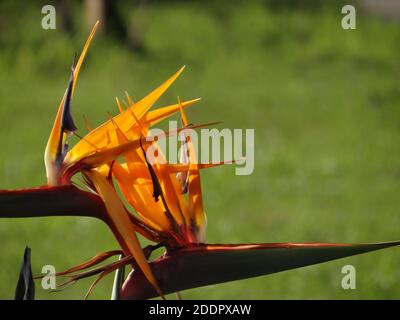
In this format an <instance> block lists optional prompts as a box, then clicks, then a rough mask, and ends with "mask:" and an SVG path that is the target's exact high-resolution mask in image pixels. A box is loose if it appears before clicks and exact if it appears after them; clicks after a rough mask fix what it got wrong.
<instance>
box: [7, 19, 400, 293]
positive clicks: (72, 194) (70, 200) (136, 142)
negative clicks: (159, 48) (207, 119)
mask: <svg viewBox="0 0 400 320" xmlns="http://www.w3.org/2000/svg"><path fill="white" fill-rule="evenodd" d="M97 26H98V22H97V23H96V25H95V26H94V27H93V29H92V31H91V33H90V35H89V38H88V40H87V42H86V44H85V46H84V48H83V50H82V53H81V55H80V57H79V59H78V60H77V61H74V63H73V65H72V70H71V76H70V79H69V82H68V86H67V89H66V91H65V93H64V96H63V98H62V100H61V103H60V106H59V109H58V112H57V115H56V119H55V122H54V125H53V128H52V130H51V133H50V137H49V140H48V143H47V147H46V150H45V155H44V160H45V166H46V175H47V185H46V186H43V187H38V188H30V189H21V190H2V191H0V208H1V209H0V217H2V218H11V217H13V218H16V217H19V218H21V217H35V216H36V217H37V216H66V215H71V216H89V217H95V218H98V219H101V220H102V221H104V222H105V223H106V224H107V225H108V226H109V228H110V229H111V231H112V232H113V234H114V236H115V238H116V240H117V241H118V243H119V245H120V249H118V250H113V251H109V252H104V253H101V254H98V255H96V256H95V257H93V258H92V259H91V260H90V261H87V262H85V263H82V264H80V265H78V266H76V267H73V268H70V269H68V270H66V271H63V272H59V273H57V275H58V276H68V277H69V278H68V280H67V281H65V282H63V283H61V284H60V285H59V287H64V286H66V285H68V284H71V283H73V282H75V281H77V280H79V279H82V278H86V277H90V276H94V275H97V276H98V277H97V279H96V280H95V281H94V282H93V284H92V285H91V287H90V288H89V290H88V292H87V294H86V296H87V295H88V294H89V293H90V292H91V290H92V289H93V288H94V286H95V285H96V284H97V283H98V282H99V281H100V280H101V279H102V278H103V277H104V276H106V275H108V274H110V273H112V272H113V271H115V270H117V272H120V270H122V269H123V268H124V267H125V266H131V268H132V271H131V273H130V274H129V276H128V277H127V278H126V279H124V276H123V274H122V273H121V272H120V273H117V275H119V281H116V282H115V284H116V288H115V295H116V296H117V297H118V298H120V299H147V298H152V297H157V296H161V297H163V296H164V294H168V293H172V292H178V291H180V290H185V289H189V288H195V287H199V286H204V285H209V284H215V283H222V282H226V281H232V280H238V279H245V278H249V277H255V276H260V275H266V274H271V273H276V272H280V271H284V270H289V269H294V268H298V267H303V266H307V265H312V264H317V263H322V262H325V261H329V260H334V259H339V258H342V257H346V256H351V255H356V254H360V253H364V252H368V251H374V250H379V249H383V248H387V247H391V246H396V245H399V244H400V241H393V242H385V243H373V244H332V243H269V244H268V243H264V244H206V243H205V229H206V215H205V212H204V208H203V201H202V191H201V182H200V171H201V170H202V169H206V168H210V167H213V166H216V165H220V164H224V163H218V164H201V163H197V161H196V157H195V150H194V146H193V143H192V141H191V139H190V133H189V131H188V129H195V128H197V127H201V126H202V125H198V126H195V125H192V124H190V122H189V121H188V119H187V116H186V114H185V110H184V109H185V108H187V107H190V106H191V105H193V104H195V103H196V102H198V101H199V99H194V100H189V101H182V102H181V101H180V100H179V99H178V102H177V103H175V104H172V105H169V106H165V107H161V108H158V109H155V110H152V111H150V108H151V107H152V106H153V104H154V103H155V102H156V101H157V100H158V99H159V98H160V97H161V95H162V94H163V93H164V92H165V91H166V90H167V89H168V88H169V87H170V86H171V84H172V83H173V82H174V81H175V80H176V79H177V78H178V77H179V75H180V74H181V73H182V71H183V69H184V68H181V69H180V70H179V71H178V72H176V73H175V74H173V75H172V76H171V77H170V78H169V79H168V80H167V81H165V82H164V83H163V84H161V85H160V86H159V87H158V88H156V89H155V90H153V91H152V92H150V93H149V94H148V95H147V96H145V97H144V98H142V99H141V100H139V101H137V102H133V100H132V99H131V98H130V96H129V95H128V94H127V100H128V102H127V103H126V105H125V106H123V105H122V104H121V103H120V102H119V100H118V99H117V100H116V102H117V106H118V109H119V114H118V115H116V116H114V117H111V118H110V119H109V120H108V121H106V122H105V123H103V124H102V125H100V126H99V127H97V128H95V129H92V128H91V126H90V125H87V126H88V131H89V133H88V134H87V135H86V136H84V137H80V140H79V141H78V142H77V143H76V144H75V146H74V147H73V148H71V149H70V148H69V145H68V138H69V136H70V135H71V134H74V133H75V131H76V129H77V128H76V126H75V124H74V121H73V119H72V116H71V103H72V99H73V96H74V92H75V87H76V83H77V79H78V76H79V72H80V69H81V66H82V63H83V60H84V58H85V55H86V53H87V50H88V48H89V45H90V43H91V41H92V39H93V36H94V34H95V32H96V28H97ZM175 113H180V116H181V119H182V127H181V128H179V129H177V130H176V131H175V132H167V133H166V134H164V135H158V136H151V134H150V132H149V129H150V128H151V127H152V126H154V125H155V124H157V123H158V122H160V121H162V120H164V119H166V118H168V117H169V116H171V115H172V114H175ZM174 134H182V135H184V137H185V139H184V142H183V148H181V150H182V151H183V152H182V154H181V159H182V161H181V162H180V163H178V164H171V163H168V162H166V159H165V156H164V155H162V153H161V150H159V148H158V147H157V140H158V139H163V138H167V137H168V136H170V135H174ZM149 147H153V148H155V150H157V152H158V157H161V158H162V159H163V160H164V161H160V162H156V163H150V162H149V160H148V158H147V155H146V151H147V150H148V148H149ZM232 162H233V161H232ZM232 162H229V163H232ZM76 174H81V175H82V177H83V179H84V182H85V188H86V190H82V188H78V187H77V186H75V185H74V184H73V182H72V180H71V179H72V177H74V176H75V175H76ZM131 208H133V209H134V211H135V212H136V214H135V213H133V212H132V210H131ZM137 234H140V235H142V236H143V237H145V238H146V239H148V240H150V241H151V242H153V243H154V245H149V246H147V247H144V248H142V247H141V244H140V242H139V240H138V237H137ZM160 247H164V248H165V253H164V254H163V255H162V256H160V257H158V258H157V259H156V260H155V261H153V262H150V263H149V258H150V255H151V254H152V252H153V251H154V250H155V249H157V248H160ZM113 256H119V257H120V259H119V260H116V261H114V262H111V263H104V262H105V261H106V260H107V259H109V258H111V257H113ZM122 282H123V283H122Z"/></svg>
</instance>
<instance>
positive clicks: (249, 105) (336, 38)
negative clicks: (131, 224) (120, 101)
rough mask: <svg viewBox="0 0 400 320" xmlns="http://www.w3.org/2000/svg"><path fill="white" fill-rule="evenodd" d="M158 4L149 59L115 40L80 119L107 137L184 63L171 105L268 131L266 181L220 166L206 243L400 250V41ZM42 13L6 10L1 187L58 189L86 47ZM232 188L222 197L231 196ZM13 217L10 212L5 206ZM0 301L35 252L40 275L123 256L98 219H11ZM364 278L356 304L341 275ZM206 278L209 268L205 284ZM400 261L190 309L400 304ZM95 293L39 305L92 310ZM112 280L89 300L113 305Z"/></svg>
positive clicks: (287, 15)
mask: <svg viewBox="0 0 400 320" xmlns="http://www.w3.org/2000/svg"><path fill="white" fill-rule="evenodd" d="M273 2H274V1H264V2H256V1H246V2H245V1H238V2H234V1H222V2H218V1H210V2H199V1H196V2H186V1H173V2H167V1H157V2H147V3H146V5H145V6H144V7H143V8H141V10H135V7H132V6H130V5H129V4H128V3H127V2H123V3H122V4H121V10H122V11H123V16H124V18H126V19H133V21H135V24H136V26H137V27H138V30H139V32H140V35H141V40H142V41H143V45H144V48H145V51H144V52H143V53H135V52H132V51H131V50H129V49H127V48H126V47H125V46H124V45H122V44H120V43H118V42H117V41H115V40H114V39H112V38H110V37H108V36H107V34H105V35H104V36H102V37H97V38H96V39H95V41H94V43H93V45H92V47H91V48H90V52H89V55H88V57H87V59H86V62H85V66H84V68H83V70H82V73H81V76H80V79H79V81H78V85H77V91H76V97H75V99H74V105H73V113H74V116H75V119H76V122H77V124H78V125H79V128H80V129H79V131H78V132H79V133H80V134H84V133H85V130H84V129H83V128H84V125H83V121H82V116H83V115H86V116H87V117H88V118H89V119H90V120H91V121H92V122H93V123H94V124H100V123H101V122H103V121H105V120H106V119H107V118H108V115H107V112H108V111H111V112H113V113H116V112H117V110H116V107H115V103H114V97H115V96H116V95H118V96H120V97H122V95H123V92H124V91H125V90H128V92H129V93H130V94H131V95H132V96H133V97H134V98H135V99H139V98H140V97H142V96H143V95H144V94H146V93H147V92H149V91H150V90H151V89H153V88H154V87H155V86H156V85H158V84H159V83H161V82H162V81H163V80H164V79H166V78H167V77H168V76H169V75H170V74H172V73H173V72H174V71H176V70H177V69H178V68H179V67H180V66H182V65H183V64H186V65H187V66H188V68H187V69H186V71H185V73H184V74H183V76H182V77H181V78H180V79H179V80H178V81H177V83H176V84H175V85H174V86H173V87H172V88H171V89H170V91H169V92H168V93H167V94H166V95H165V97H163V98H162V100H161V101H160V103H158V104H157V105H158V106H161V105H162V104H164V103H172V102H175V101H176V96H177V95H180V96H181V98H182V99H190V98H196V97H199V96H200V97H202V98H203V100H202V102H201V103H200V104H199V105H197V106H194V107H193V108H192V109H191V110H190V111H189V116H190V119H191V120H192V121H193V122H196V123H202V122H209V121H219V120H222V121H223V125H221V126H220V128H223V127H227V128H255V135H256V137H255V146H256V150H255V171H254V173H253V175H251V176H235V174H234V168H233V167H230V166H227V167H223V168H222V167H219V168H214V169H211V170H207V171H205V172H204V174H203V176H202V183H203V193H204V200H205V208H206V210H207V213H208V222H209V226H208V242H210V243H246V242H289V241H290V242H295V241H296V242H303V241H304V242H307V241H327V242H377V241H385V240H396V239H399V236H400V234H399V225H400V215H399V205H400V198H399V192H398V191H399V182H400V160H399V159H400V144H399V138H400V89H399V88H400V86H399V74H400V59H399V57H398V53H399V50H400V28H399V24H398V23H395V22H388V21H383V20H380V19H378V18H375V17H372V16H370V15H367V14H364V13H362V12H361V11H360V12H358V15H357V30H350V31H345V30H343V29H342V28H341V25H340V21H341V18H342V15H341V13H340V8H341V7H340V6H339V5H329V6H328V5H318V6H315V7H314V6H311V5H308V6H296V5H295V2H291V3H288V4H287V5H285V6H283V5H277V4H276V1H275V4H274V3H273ZM39 3H40V2H39V1H33V2H27V1H26V2H22V1H20V2H19V4H16V3H15V2H14V1H2V2H1V3H0V30H1V31H0V70H1V72H0V119H1V126H0V141H1V148H0V187H1V188H21V187H30V186H37V185H43V184H45V171H44V165H43V161H42V154H43V151H44V147H45V144H46V141H47V136H48V133H49V131H50V128H51V125H52V122H53V120H54V117H55V112H56V109H57V107H58V103H59V100H60V98H61V95H62V94H63V92H64V89H65V86H66V83H67V80H68V77H69V68H70V64H71V61H72V58H73V55H74V52H76V51H79V50H80V49H81V48H82V46H83V43H84V41H85V39H86V37H87V28H86V26H85V23H84V20H83V13H82V10H81V9H80V6H81V3H80V2H79V3H74V7H73V9H74V11H73V18H74V22H75V32H74V35H73V36H71V35H68V34H65V33H63V32H62V31H61V30H59V29H57V30H49V31H46V30H43V29H42V28H41V24H40V23H41V19H42V14H41V5H40V4H39ZM222 190H223V191H222ZM0 210H1V208H0ZM0 240H1V249H0V253H1V254H0V257H1V258H0V265H1V269H0V284H1V285H0V298H3V299H10V298H12V297H13V293H14V288H15V285H16V281H17V279H18V270H19V265H20V261H21V256H22V252H23V249H24V247H25V245H29V246H30V247H31V248H32V264H33V269H34V270H33V271H34V272H35V273H40V271H41V266H43V265H45V264H51V265H54V266H56V268H57V270H62V269H66V268H68V267H71V266H73V265H76V264H77V263H80V262H82V261H84V260H86V259H88V258H90V257H92V256H93V255H95V254H96V253H99V252H102V251H106V250H110V249H115V248H116V247H117V245H116V243H115V241H114V239H113V237H112V235H111V233H110V232H109V231H108V230H107V228H106V227H105V226H104V225H103V224H102V223H100V222H98V221H94V220H92V219H85V218H72V217H71V218H40V219H39V218H37V219H24V220H13V219H7V220H2V221H0ZM345 264H352V265H354V266H355V267H356V269H357V290H349V291H346V290H343V289H342V288H341V285H340V283H341V278H342V274H341V272H340V271H341V268H342V266H343V265H345ZM204 272H207V270H204ZM399 278H400V252H399V250H398V249H396V248H394V249H388V250H386V251H382V252H376V253H371V254H367V255H362V256H358V257H351V258H347V259H343V260H340V261H334V262H330V263H327V264H322V265H318V266H312V267H308V268H304V269H300V270H293V271H289V272H284V273H281V274H276V275H271V276H266V277H261V278H256V279H250V280H245V281H238V282H232V283H227V284H222V285H216V286H209V287H205V288H199V289H194V290H190V291H187V292H183V294H182V295H183V298H200V299H202V298H207V299H217V298H228V299H247V298H249V299H251V298H254V299H301V298H304V299H320V298H321V299H322V298H323V299H325V298H326V299H331V298H332V299H336V298H341V299H355V298H368V299H370V298H374V299H375V298H376V299H393V298H397V299H398V298H400V288H399V286H398V283H399ZM92 280H93V279H91V280H87V281H82V282H80V283H77V284H75V285H73V286H71V287H69V288H68V289H66V290H64V291H62V292H58V293H49V292H46V291H44V290H42V289H41V288H40V285H39V283H38V285H37V296H38V298H41V299H81V298H82V297H83V296H84V292H85V290H86V289H87V288H88V286H89V284H90V282H91V281H92ZM111 282H112V277H108V278H107V279H106V280H104V281H102V283H101V284H100V285H99V286H98V287H97V288H96V289H95V290H94V293H93V295H92V296H91V298H105V299H107V298H109V296H110V294H111Z"/></svg>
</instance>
